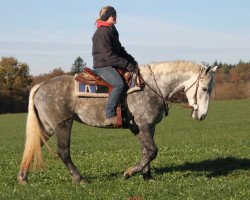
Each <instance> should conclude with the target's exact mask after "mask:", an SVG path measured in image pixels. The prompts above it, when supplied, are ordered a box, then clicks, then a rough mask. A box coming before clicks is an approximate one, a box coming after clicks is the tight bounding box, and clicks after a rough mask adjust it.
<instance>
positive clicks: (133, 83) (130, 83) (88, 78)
mask: <svg viewBox="0 0 250 200" xmlns="http://www.w3.org/2000/svg"><path fill="white" fill-rule="evenodd" d="M116 70H117V71H118V73H119V74H120V76H121V78H122V79H123V81H124V83H125V86H126V87H125V88H126V91H127V93H131V92H134V91H138V90H141V88H142V86H143V83H142V81H141V80H140V79H139V78H138V76H137V73H134V72H129V71H127V70H123V69H116ZM75 80H76V81H77V82H80V83H83V84H86V85H90V86H92V85H95V86H101V87H105V88H107V90H106V91H107V92H108V93H111V92H112V86H111V85H110V84H109V83H107V82H106V81H105V80H103V79H102V78H101V77H100V76H98V75H97V74H96V73H95V72H94V71H93V70H91V69H90V68H87V67H85V68H83V71H82V72H81V73H79V74H77V75H76V76H75ZM123 95H124V96H123V98H121V100H120V103H119V104H118V106H117V109H116V115H117V123H116V126H115V127H116V128H120V127H123V128H127V127H128V123H127V120H126V119H127V117H126V116H127V113H126V101H125V99H126V95H127V94H126V93H124V94H123Z"/></svg>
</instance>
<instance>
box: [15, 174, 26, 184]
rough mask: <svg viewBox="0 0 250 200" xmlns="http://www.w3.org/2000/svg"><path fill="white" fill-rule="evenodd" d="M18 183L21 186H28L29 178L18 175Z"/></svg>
mask: <svg viewBox="0 0 250 200" xmlns="http://www.w3.org/2000/svg"><path fill="white" fill-rule="evenodd" d="M17 182H18V183H19V184H20V185H26V184H27V178H23V177H21V176H19V175H18V177H17Z"/></svg>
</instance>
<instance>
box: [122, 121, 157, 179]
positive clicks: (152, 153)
mask: <svg viewBox="0 0 250 200" xmlns="http://www.w3.org/2000/svg"><path fill="white" fill-rule="evenodd" d="M139 129H140V132H139V134H137V138H138V140H139V143H140V145H141V149H142V160H141V161H140V162H138V163H137V164H136V165H134V166H132V167H130V168H128V169H127V171H126V172H125V173H124V177H125V178H126V179H127V178H130V177H131V176H133V175H134V174H135V173H137V172H141V171H142V170H144V168H145V167H146V168H145V170H144V171H143V177H144V178H146V177H147V178H149V177H151V174H150V166H149V164H150V162H151V161H152V160H153V159H155V158H156V156H157V152H158V149H157V147H156V145H155V142H154V139H153V134H151V133H150V128H149V125H142V126H140V127H139Z"/></svg>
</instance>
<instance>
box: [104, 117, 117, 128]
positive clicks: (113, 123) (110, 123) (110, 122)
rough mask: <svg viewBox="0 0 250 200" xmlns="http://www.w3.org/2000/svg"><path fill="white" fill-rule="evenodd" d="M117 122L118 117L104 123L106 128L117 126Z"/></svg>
mask: <svg viewBox="0 0 250 200" xmlns="http://www.w3.org/2000/svg"><path fill="white" fill-rule="evenodd" d="M116 122H117V117H116V116H114V117H111V118H106V119H105V121H104V126H115V125H116Z"/></svg>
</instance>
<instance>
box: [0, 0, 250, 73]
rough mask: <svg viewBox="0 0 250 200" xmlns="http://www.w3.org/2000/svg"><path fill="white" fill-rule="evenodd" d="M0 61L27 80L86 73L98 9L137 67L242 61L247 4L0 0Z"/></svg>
mask: <svg viewBox="0 0 250 200" xmlns="http://www.w3.org/2000/svg"><path fill="white" fill-rule="evenodd" d="M0 2H1V4H0V8H1V12H0V58H1V57H9V56H14V57H15V58H17V60H18V61H19V62H23V63H27V64H28V65H29V69H30V74H32V75H39V74H43V73H49V72H51V71H52V70H53V69H55V68H59V67H60V68H62V69H63V70H64V71H67V72H68V71H70V68H71V66H72V64H73V63H74V61H75V59H76V58H77V57H78V56H80V57H81V58H82V59H83V60H84V61H85V62H86V63H87V66H88V67H92V64H93V61H92V54H91V51H92V36H93V34H94V32H95V30H96V26H95V21H96V19H97V18H98V13H99V11H100V9H101V8H102V7H103V6H107V5H110V6H113V7H114V8H115V9H116V11H117V24H116V27H117V30H118V31H119V35H120V42H121V43H122V45H123V46H124V47H125V49H126V50H127V52H128V53H130V54H131V55H132V56H133V57H134V58H135V59H136V60H137V62H138V63H139V65H140V64H150V63H151V62H161V61H172V60H190V61H195V62H206V63H210V64H212V63H213V62H214V61H215V60H217V61H221V62H223V63H228V64H229V63H231V64H234V63H238V62H239V61H240V60H242V61H244V62H249V61H250V12H249V8H250V1H249V0H205V1H203V0H137V1H136V0H113V1H105V0H102V1H101V0H99V1H97V0H0Z"/></svg>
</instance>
